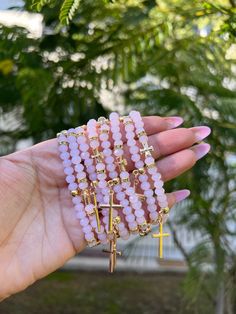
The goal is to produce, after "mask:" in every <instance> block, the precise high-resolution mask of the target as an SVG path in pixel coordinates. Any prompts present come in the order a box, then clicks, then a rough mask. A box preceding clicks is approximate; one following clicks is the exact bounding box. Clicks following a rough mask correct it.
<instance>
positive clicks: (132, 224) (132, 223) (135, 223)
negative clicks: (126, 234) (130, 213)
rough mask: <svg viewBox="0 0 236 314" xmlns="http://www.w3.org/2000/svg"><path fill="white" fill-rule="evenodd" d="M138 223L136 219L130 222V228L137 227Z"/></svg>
mask: <svg viewBox="0 0 236 314" xmlns="http://www.w3.org/2000/svg"><path fill="white" fill-rule="evenodd" d="M137 227H138V224H137V222H136V221H132V222H129V229H136V228H137Z"/></svg>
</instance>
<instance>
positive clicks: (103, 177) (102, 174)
mask: <svg viewBox="0 0 236 314" xmlns="http://www.w3.org/2000/svg"><path fill="white" fill-rule="evenodd" d="M97 178H98V180H105V179H106V174H105V173H99V174H97Z"/></svg>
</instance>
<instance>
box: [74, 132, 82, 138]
mask: <svg viewBox="0 0 236 314" xmlns="http://www.w3.org/2000/svg"><path fill="white" fill-rule="evenodd" d="M76 135H77V137H79V136H83V135H84V132H78V133H76Z"/></svg>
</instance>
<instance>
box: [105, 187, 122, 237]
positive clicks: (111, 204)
mask: <svg viewBox="0 0 236 314" xmlns="http://www.w3.org/2000/svg"><path fill="white" fill-rule="evenodd" d="M99 208H108V209H109V226H108V233H112V232H113V209H121V208H123V206H122V205H120V204H115V203H114V191H113V190H112V188H111V187H110V192H109V204H101V205H99Z"/></svg>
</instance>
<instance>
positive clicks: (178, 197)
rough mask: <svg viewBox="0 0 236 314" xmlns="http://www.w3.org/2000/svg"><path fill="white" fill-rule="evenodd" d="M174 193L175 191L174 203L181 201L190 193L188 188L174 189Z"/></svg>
mask: <svg viewBox="0 0 236 314" xmlns="http://www.w3.org/2000/svg"><path fill="white" fill-rule="evenodd" d="M174 193H175V201H176V203H178V202H181V201H183V200H184V199H185V198H187V197H188V196H189V195H190V191H189V190H180V191H176V192H174Z"/></svg>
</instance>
